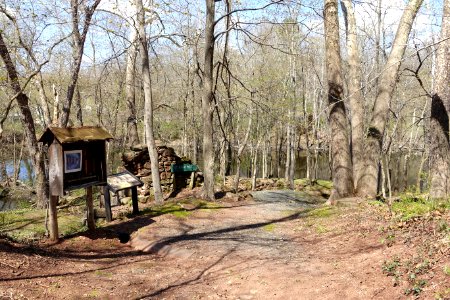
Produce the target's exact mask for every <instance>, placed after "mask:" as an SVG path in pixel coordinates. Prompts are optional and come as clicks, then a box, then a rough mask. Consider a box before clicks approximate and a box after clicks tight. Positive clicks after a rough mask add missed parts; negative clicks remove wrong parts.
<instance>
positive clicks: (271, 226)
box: [263, 223, 275, 232]
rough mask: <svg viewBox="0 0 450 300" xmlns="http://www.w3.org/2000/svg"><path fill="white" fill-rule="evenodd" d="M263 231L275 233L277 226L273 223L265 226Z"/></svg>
mask: <svg viewBox="0 0 450 300" xmlns="http://www.w3.org/2000/svg"><path fill="white" fill-rule="evenodd" d="M263 229H264V230H265V231H267V232H273V231H274V230H275V224H273V223H271V224H267V225H264V227H263Z"/></svg>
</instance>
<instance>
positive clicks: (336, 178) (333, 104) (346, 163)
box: [324, 0, 353, 203]
mask: <svg viewBox="0 0 450 300" xmlns="http://www.w3.org/2000/svg"><path fill="white" fill-rule="evenodd" d="M324 17H325V51H326V66H327V80H328V104H329V106H330V116H329V121H328V122H329V124H330V129H331V141H330V144H331V145H330V147H331V154H332V168H333V172H332V173H333V191H332V192H331V196H330V199H329V200H330V202H331V203H333V201H334V200H337V199H340V198H343V197H347V196H350V195H351V194H352V193H353V178H352V163H351V153H350V145H349V138H348V121H347V117H346V112H345V105H344V102H343V100H342V98H343V97H342V95H343V80H342V67H341V56H340V46H339V21H338V5H337V0H325V10H324Z"/></svg>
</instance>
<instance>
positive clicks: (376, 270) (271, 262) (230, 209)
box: [0, 191, 401, 299]
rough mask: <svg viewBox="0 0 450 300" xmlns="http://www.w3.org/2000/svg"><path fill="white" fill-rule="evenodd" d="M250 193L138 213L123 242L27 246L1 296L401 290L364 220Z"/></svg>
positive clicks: (312, 294) (334, 294)
mask: <svg viewBox="0 0 450 300" xmlns="http://www.w3.org/2000/svg"><path fill="white" fill-rule="evenodd" d="M253 197H254V200H253V201H241V202H234V203H229V204H224V205H223V206H220V207H217V208H214V209H199V210H195V211H192V213H191V214H190V215H189V216H187V217H177V216H174V215H171V214H165V215H162V216H159V217H155V218H153V219H152V220H151V221H149V220H148V217H145V216H142V217H139V218H140V219H139V218H137V219H136V220H134V221H132V222H134V223H133V224H134V225H133V226H134V227H133V230H134V231H135V232H134V233H133V234H132V236H131V241H130V242H129V243H128V245H121V244H120V243H118V242H117V241H116V239H112V238H111V237H103V238H102V237H98V236H97V237H95V238H94V237H89V236H80V237H75V238H72V239H69V240H66V241H64V242H63V243H61V244H60V245H58V246H57V247H56V248H52V250H51V251H49V252H48V253H42V252H39V253H37V254H34V256H33V266H31V267H29V269H24V270H23V272H22V273H20V274H19V275H8V276H6V277H5V278H4V279H1V278H0V298H2V297H1V296H5V295H6V296H7V295H9V294H16V295H19V296H20V293H22V296H23V297H24V298H33V299H34V298H41V299H42V298H51V299H53V298H59V299H80V298H101V299H396V298H399V296H398V295H401V294H399V291H398V290H395V289H394V288H393V287H392V282H391V279H389V278H387V277H386V276H385V275H383V274H381V272H380V265H381V262H382V260H383V257H384V254H383V251H384V247H383V246H382V245H381V244H380V240H379V237H378V236H376V235H374V234H373V233H372V231H371V230H370V229H369V228H366V227H364V220H361V219H358V217H356V219H349V220H343V219H339V217H336V218H334V217H333V216H331V217H327V218H319V217H311V216H309V215H308V213H307V211H308V209H310V208H314V207H316V206H317V205H319V203H318V202H317V201H315V200H314V199H313V198H311V197H310V196H308V195H306V194H303V193H299V192H292V191H264V192H255V193H254V194H253ZM338 219H339V220H338ZM355 220H356V221H355ZM139 222H140V223H139ZM355 222H356V223H355ZM136 224H138V225H136ZM139 224H141V225H139ZM118 225H119V224H118ZM121 226H122V227H121V229H122V230H123V229H124V227H123V224H122V225H121ZM130 226H131V225H130ZM356 226H357V227H356ZM370 226H373V224H372V225H370ZM137 228H139V229H138V230H137ZM344 237H345V238H344ZM74 249H78V250H74ZM0 250H2V249H1V245H0ZM0 252H1V251H0ZM10 252H12V251H11V250H10ZM17 255H18V256H17V259H20V258H21V256H20V255H22V254H20V255H19V254H17ZM10 257H11V259H13V258H14V256H10ZM49 265H50V266H51V268H49V267H48V266H49ZM22 268H24V267H22ZM0 275H3V274H1V273H0ZM8 293H9V294H8ZM396 295H397V296H396ZM17 298H20V297H17Z"/></svg>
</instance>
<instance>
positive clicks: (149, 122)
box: [135, 0, 163, 204]
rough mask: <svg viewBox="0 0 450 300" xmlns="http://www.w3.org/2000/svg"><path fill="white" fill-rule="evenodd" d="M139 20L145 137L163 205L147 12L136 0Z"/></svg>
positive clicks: (155, 186) (157, 198) (158, 199)
mask: <svg viewBox="0 0 450 300" xmlns="http://www.w3.org/2000/svg"><path fill="white" fill-rule="evenodd" d="M135 5H136V10H137V19H138V27H139V28H138V36H139V50H140V53H141V60H142V61H141V62H142V80H143V85H144V99H145V104H144V106H145V108H144V124H145V137H146V141H147V147H148V153H149V156H150V163H151V170H152V185H153V192H154V194H155V202H156V203H158V204H161V203H162V202H163V195H162V190H161V180H160V175H159V160H158V152H157V150H156V143H155V136H154V132H153V95H152V86H151V78H150V66H149V57H148V48H147V37H146V34H145V11H144V6H143V3H142V0H135Z"/></svg>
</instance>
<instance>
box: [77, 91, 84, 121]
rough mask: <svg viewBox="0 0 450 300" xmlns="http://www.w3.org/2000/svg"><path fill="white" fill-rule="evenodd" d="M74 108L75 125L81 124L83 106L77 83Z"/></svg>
mask: <svg viewBox="0 0 450 300" xmlns="http://www.w3.org/2000/svg"><path fill="white" fill-rule="evenodd" d="M76 109H77V125H78V126H83V108H82V106H81V93H80V87H79V86H78V85H77V96H76Z"/></svg>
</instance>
